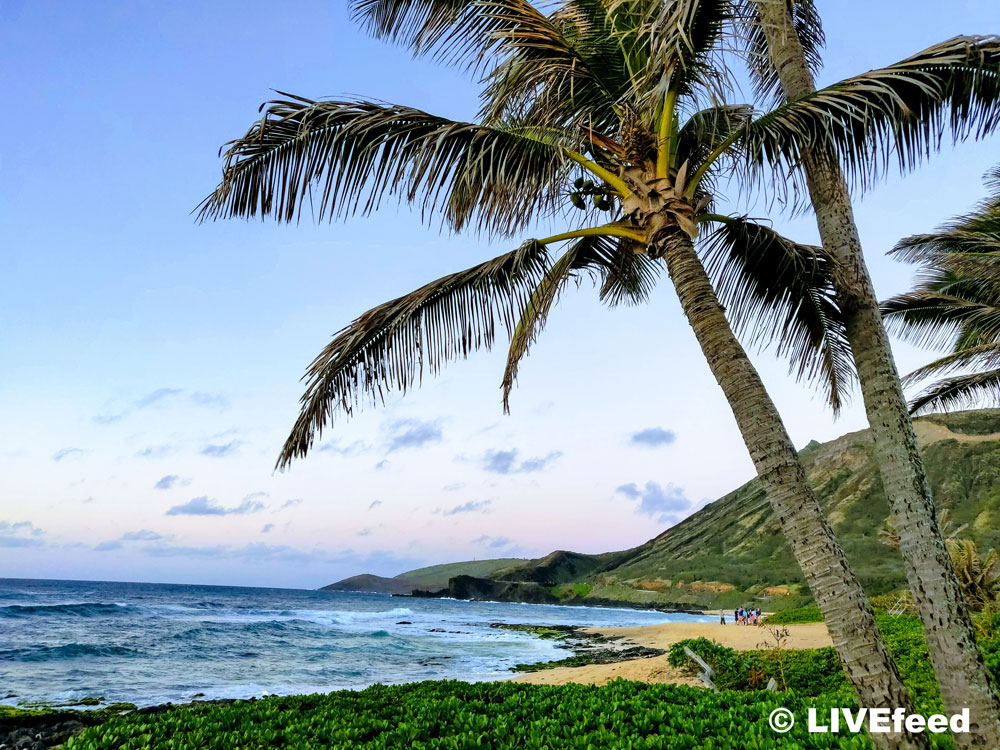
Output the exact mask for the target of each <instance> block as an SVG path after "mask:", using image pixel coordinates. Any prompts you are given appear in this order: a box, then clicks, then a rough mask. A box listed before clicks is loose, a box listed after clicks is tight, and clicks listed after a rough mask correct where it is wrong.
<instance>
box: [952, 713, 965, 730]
mask: <svg viewBox="0 0 1000 750" xmlns="http://www.w3.org/2000/svg"><path fill="white" fill-rule="evenodd" d="M951 731H953V732H968V731H969V709H967V708H963V709H962V710H961V712H959V713H957V714H953V715H952V717H951Z"/></svg>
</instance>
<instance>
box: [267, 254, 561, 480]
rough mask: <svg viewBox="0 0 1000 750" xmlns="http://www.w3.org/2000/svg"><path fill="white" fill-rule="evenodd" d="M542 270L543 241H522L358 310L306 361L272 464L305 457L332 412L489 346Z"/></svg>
mask: <svg viewBox="0 0 1000 750" xmlns="http://www.w3.org/2000/svg"><path fill="white" fill-rule="evenodd" d="M548 269H549V261H548V252H547V250H546V248H545V246H544V245H541V244H539V243H538V242H534V241H529V242H526V243H525V244H523V245H522V246H521V247H519V248H518V249H517V250H514V251H512V252H509V253H506V254H504V255H501V256H499V257H497V258H494V259H493V260H490V261H487V262H486V263H481V264H480V265H478V266H474V267H473V268H470V269H468V270H466V271H461V272H459V273H455V274H451V275H449V276H445V277H443V278H441V279H438V280H437V281H433V282H431V283H430V284H427V285H426V286H423V287H421V288H420V289H417V290H416V291H413V292H411V293H410V294H407V295H404V296H402V297H399V298H398V299H394V300H392V301H390V302H386V303H384V304H382V305H379V306H378V307H375V308H372V309H371V310H369V311H368V312H366V313H364V314H363V315H362V316H361V317H359V318H358V319H357V320H355V321H354V322H353V323H351V324H350V325H349V326H347V327H346V328H345V329H343V330H342V331H340V332H339V333H337V334H336V335H335V336H334V338H333V340H332V341H331V342H330V343H329V344H328V345H327V346H326V348H325V349H323V351H322V352H321V353H320V355H319V356H318V357H316V359H315V360H313V362H312V364H310V365H309V368H308V370H307V371H306V375H305V377H304V378H303V380H305V382H306V391H305V394H304V395H303V396H302V399H301V405H302V406H301V411H300V414H299V417H298V419H297V420H296V422H295V426H294V427H293V429H292V432H291V435H290V436H289V437H288V440H287V441H286V442H285V445H284V447H283V448H282V451H281V456H280V457H279V459H278V468H279V469H280V468H285V467H286V466H287V465H288V464H289V463H290V462H291V461H292V460H293V459H295V458H297V457H302V456H305V455H306V453H307V452H308V451H309V449H310V448H311V447H312V445H313V443H314V441H315V440H317V439H318V438H319V437H320V436H321V434H322V431H323V428H324V427H325V426H326V425H327V424H328V423H329V422H330V421H331V420H332V418H333V416H334V414H335V413H336V412H338V411H340V412H343V413H345V414H347V415H350V414H351V413H352V412H353V410H354V409H355V408H356V407H358V406H360V405H361V404H362V403H363V402H369V403H372V404H376V403H378V402H380V401H381V400H382V399H383V398H384V395H385V394H386V393H387V392H389V391H392V390H398V391H402V392H405V391H406V390H407V388H409V387H410V386H412V385H413V383H414V382H415V381H417V380H418V379H419V378H421V377H422V376H423V372H424V369H425V368H426V369H427V371H428V372H429V373H430V374H432V375H434V374H437V372H438V371H439V370H440V369H441V367H442V366H443V365H444V363H446V362H448V361H450V360H454V359H458V358H464V357H466V356H468V354H469V353H470V352H472V351H475V350H477V349H481V348H489V347H490V346H492V345H493V342H494V340H495V339H496V334H497V330H496V329H497V321H500V322H501V324H502V325H503V326H505V328H506V330H507V333H508V334H511V333H512V332H513V330H514V326H515V324H516V321H517V318H518V315H519V313H520V311H521V310H522V309H523V308H524V306H525V305H526V304H527V303H528V300H529V299H530V297H531V295H532V294H533V292H534V290H535V288H536V287H537V286H538V284H539V283H541V281H542V280H543V279H544V278H546V276H547V274H548Z"/></svg>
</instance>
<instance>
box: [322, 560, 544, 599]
mask: <svg viewBox="0 0 1000 750" xmlns="http://www.w3.org/2000/svg"><path fill="white" fill-rule="evenodd" d="M531 562H532V561H531V560H525V559H521V558H517V557H505V558H500V559H497V560H466V561H465V562H456V563H444V564H443V565H431V566H430V567H427V568H417V569H416V570H408V571H406V572H405V573H400V574H399V575H398V576H395V577H393V578H385V577H383V576H376V575H372V574H370V573H362V574H361V575H357V576H351V577H350V578H345V579H344V580H342V581H337V582H336V583H331V584H330V585H328V586H324V587H323V588H321V589H320V591H368V592H374V593H377V594H409V593H410V592H411V591H413V590H414V589H424V590H428V591H436V590H438V589H443V588H447V586H448V581H449V579H451V578H454V577H455V576H461V575H465V576H475V577H476V578H486V577H488V576H490V575H492V574H493V573H495V572H496V571H498V570H501V569H503V568H509V567H511V566H514V565H524V564H525V563H531Z"/></svg>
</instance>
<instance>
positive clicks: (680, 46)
mask: <svg viewBox="0 0 1000 750" xmlns="http://www.w3.org/2000/svg"><path fill="white" fill-rule="evenodd" d="M611 2H612V7H613V8H618V9H626V10H627V13H628V15H629V17H630V18H632V19H634V29H635V30H634V32H631V33H632V34H633V35H634V38H635V40H636V42H635V43H636V46H637V47H639V48H640V49H642V50H643V51H644V54H643V58H644V60H643V62H644V64H643V65H642V66H641V67H640V68H639V69H636V70H633V76H634V80H635V81H636V83H637V88H638V89H639V90H640V91H642V92H643V93H644V94H646V96H645V97H642V98H640V100H639V101H638V102H637V103H638V104H650V103H652V102H654V101H662V96H663V94H665V93H666V89H667V87H669V88H673V89H675V90H676V91H677V92H678V94H680V95H681V96H682V97H686V96H690V95H692V94H693V93H694V92H695V90H696V89H698V88H702V89H707V90H709V91H710V92H711V93H713V94H715V95H717V96H718V97H719V98H721V97H722V96H723V94H724V92H725V91H726V89H727V88H731V86H728V76H727V72H726V69H725V67H724V66H721V65H718V64H716V62H717V55H718V53H719V42H720V40H721V38H722V35H723V32H724V30H725V28H726V26H727V25H729V23H730V22H731V20H732V1H731V0H672V1H671V2H662V0H638V1H637V0H617V2H616V1H615V0H611ZM720 84H721V85H720Z"/></svg>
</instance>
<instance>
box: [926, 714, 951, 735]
mask: <svg viewBox="0 0 1000 750" xmlns="http://www.w3.org/2000/svg"><path fill="white" fill-rule="evenodd" d="M947 728H948V718H947V717H946V716H944V715H943V714H934V715H933V716H928V717H927V731H928V732H934V734H941V732H943V731H944V730H945V729H947Z"/></svg>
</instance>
